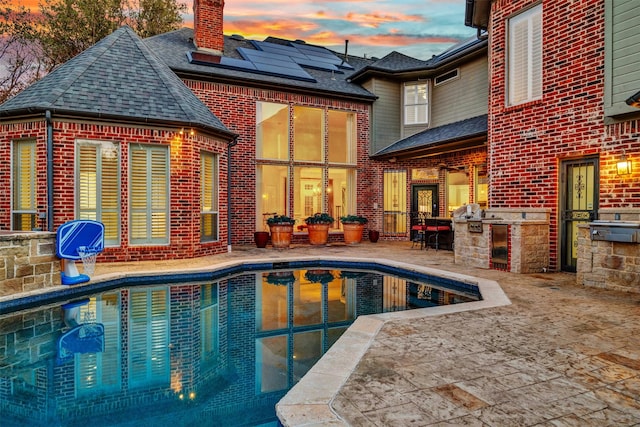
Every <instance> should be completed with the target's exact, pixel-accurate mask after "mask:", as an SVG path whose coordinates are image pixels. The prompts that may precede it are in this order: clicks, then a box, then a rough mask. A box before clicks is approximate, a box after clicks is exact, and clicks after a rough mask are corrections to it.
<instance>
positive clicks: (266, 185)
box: [256, 165, 289, 230]
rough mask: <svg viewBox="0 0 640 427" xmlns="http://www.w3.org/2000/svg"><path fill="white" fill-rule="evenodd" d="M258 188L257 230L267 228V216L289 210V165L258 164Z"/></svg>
mask: <svg viewBox="0 0 640 427" xmlns="http://www.w3.org/2000/svg"><path fill="white" fill-rule="evenodd" d="M256 188H257V190H258V194H257V197H256V201H257V203H256V212H257V214H258V221H257V223H256V225H257V228H256V230H267V229H268V228H267V223H266V221H267V218H269V217H270V216H272V215H273V214H276V213H278V214H284V213H286V212H289V208H288V206H289V191H288V190H287V189H288V188H289V167H288V166H281V165H258V171H257V185H256Z"/></svg>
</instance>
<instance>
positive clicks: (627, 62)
mask: <svg viewBox="0 0 640 427" xmlns="http://www.w3.org/2000/svg"><path fill="white" fill-rule="evenodd" d="M639 27H640V7H638V5H637V4H636V2H634V1H631V0H607V1H605V2H604V113H605V116H608V117H615V116H618V115H622V114H627V113H637V112H638V109H637V108H635V107H631V106H629V105H627V103H626V102H625V101H626V100H627V98H629V97H630V96H632V95H634V94H635V93H636V92H637V91H638V89H640V88H639V87H638V86H637V85H636V82H638V80H640V43H638V30H637V29H638V28H639ZM592 111H593V114H598V111H599V110H598V108H597V107H596V106H593V107H592ZM605 120H607V119H605Z"/></svg>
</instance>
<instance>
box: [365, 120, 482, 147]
mask: <svg viewBox="0 0 640 427" xmlns="http://www.w3.org/2000/svg"><path fill="white" fill-rule="evenodd" d="M486 134H487V115H486V114H483V115H482V116H477V117H472V118H470V119H465V120H461V121H459V122H454V123H449V124H446V125H443V126H438V127H435V128H430V129H426V130H424V131H422V132H419V133H416V134H415V135H411V136H409V137H407V138H404V139H401V140H399V141H397V142H395V143H393V144H391V145H390V146H388V147H386V148H384V149H382V150H380V151H378V152H377V153H375V154H374V155H373V156H374V157H377V156H391V155H394V154H398V153H402V152H406V151H415V150H418V149H424V148H429V147H433V146H436V145H442V144H446V143H450V142H455V141H462V140H465V139H470V138H473V137H478V136H482V135H486Z"/></svg>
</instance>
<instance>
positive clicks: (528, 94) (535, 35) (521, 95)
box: [507, 5, 542, 105]
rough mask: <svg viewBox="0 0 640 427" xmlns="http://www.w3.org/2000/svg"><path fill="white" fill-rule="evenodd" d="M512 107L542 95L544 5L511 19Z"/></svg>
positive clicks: (510, 102)
mask: <svg viewBox="0 0 640 427" xmlns="http://www.w3.org/2000/svg"><path fill="white" fill-rule="evenodd" d="M508 28H509V30H508V31H509V35H508V37H509V44H508V70H507V78H508V88H507V91H508V96H509V100H508V104H509V105H517V104H522V103H524V102H529V101H533V100H536V99H539V98H540V97H541V96H542V5H538V6H535V7H532V8H530V9H528V10H526V11H524V12H522V13H520V14H519V15H517V16H515V17H513V18H510V19H509V25H508Z"/></svg>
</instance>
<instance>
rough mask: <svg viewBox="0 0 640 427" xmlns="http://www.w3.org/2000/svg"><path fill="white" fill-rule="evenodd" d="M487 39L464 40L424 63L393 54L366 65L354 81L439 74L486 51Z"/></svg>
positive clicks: (355, 73) (358, 72)
mask: <svg viewBox="0 0 640 427" xmlns="http://www.w3.org/2000/svg"><path fill="white" fill-rule="evenodd" d="M488 43H489V42H488V40H487V39H478V38H477V37H472V38H469V39H467V40H463V41H462V42H460V43H457V44H455V45H453V46H451V47H450V48H449V49H447V50H445V51H444V52H442V53H441V54H439V55H434V56H433V57H432V58H430V59H428V60H426V61H423V60H420V59H416V58H412V57H410V56H406V55H403V54H402V53H399V52H396V51H394V52H391V53H390V54H388V55H386V56H385V57H383V58H382V59H379V60H377V61H375V62H372V63H370V64H367V65H365V66H364V67H362V68H359V69H358V70H357V71H356V72H354V73H353V74H352V75H351V79H352V80H353V81H361V80H362V79H364V78H366V77H367V76H368V75H369V74H370V73H374V74H379V73H381V74H390V75H398V74H403V73H410V72H423V71H424V72H431V73H434V72H438V70H440V69H441V68H440V67H443V66H446V65H448V64H450V63H451V62H452V61H455V60H458V59H460V58H465V57H467V56H468V55H473V54H476V53H478V52H482V49H486V48H487V46H488Z"/></svg>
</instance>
